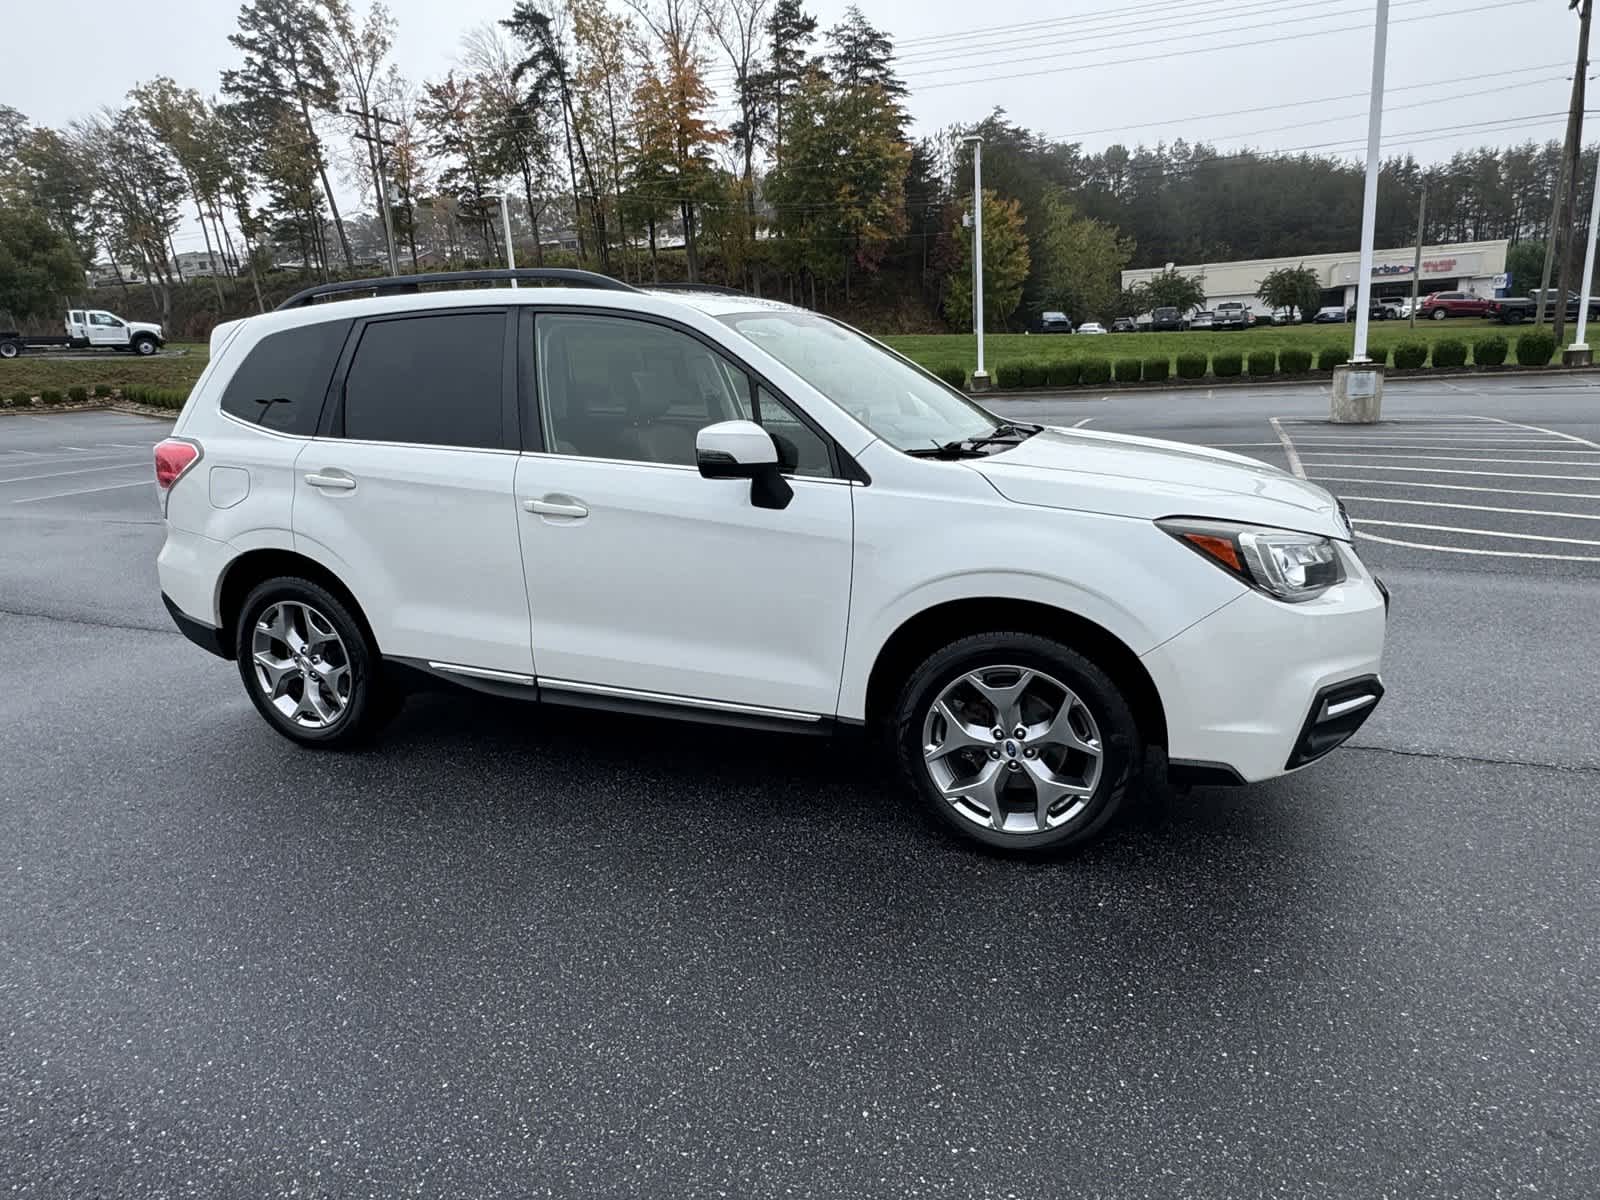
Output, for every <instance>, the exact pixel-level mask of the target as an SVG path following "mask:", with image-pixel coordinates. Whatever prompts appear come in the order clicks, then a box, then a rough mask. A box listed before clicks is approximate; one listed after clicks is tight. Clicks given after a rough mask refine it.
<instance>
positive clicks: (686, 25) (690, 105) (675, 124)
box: [627, 0, 726, 283]
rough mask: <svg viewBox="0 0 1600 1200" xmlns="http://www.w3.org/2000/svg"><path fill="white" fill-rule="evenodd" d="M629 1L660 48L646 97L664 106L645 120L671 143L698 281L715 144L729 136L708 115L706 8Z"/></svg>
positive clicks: (679, 0) (692, 274)
mask: <svg viewBox="0 0 1600 1200" xmlns="http://www.w3.org/2000/svg"><path fill="white" fill-rule="evenodd" d="M627 2H628V5H629V7H631V8H632V9H633V11H634V12H635V13H637V14H638V16H639V19H640V20H641V21H643V22H644V24H645V27H646V28H647V29H649V31H650V33H651V35H652V36H653V37H654V38H655V40H656V43H657V45H658V46H659V48H660V50H661V68H662V70H661V73H660V84H661V86H660V87H659V88H652V89H648V90H646V91H645V92H644V93H642V95H643V97H644V98H645V100H646V101H647V102H649V103H652V104H654V105H656V106H658V107H659V109H660V111H658V112H656V113H654V114H652V115H650V116H649V117H648V118H647V119H648V121H649V124H650V126H651V128H652V129H654V130H656V131H657V132H658V134H665V135H666V136H667V137H668V138H669V139H670V142H671V156H672V159H671V160H672V167H673V171H674V173H675V176H676V178H675V179H674V181H673V182H674V185H675V186H676V188H677V193H676V195H675V196H674V197H673V199H674V201H675V202H676V204H677V208H678V214H679V217H680V219H681V220H682V221H683V251H684V258H685V260H686V261H687V264H688V269H689V282H691V283H695V282H698V281H699V279H700V250H699V244H698V241H697V225H698V219H697V218H698V209H699V206H700V204H701V203H702V202H703V201H704V200H705V199H706V198H707V195H708V192H711V191H713V190H714V186H713V179H712V170H713V164H712V161H711V148H712V147H713V146H716V145H719V144H720V143H721V142H723V141H724V140H726V134H724V133H723V131H722V130H720V129H718V128H716V126H715V125H713V124H712V122H711V120H710V117H709V116H708V115H707V109H709V108H710V106H711V100H712V94H711V88H710V87H709V86H708V85H707V83H706V80H705V73H704V63H703V58H704V47H703V45H702V41H703V38H704V35H705V12H704V10H703V9H702V8H700V7H698V6H697V5H695V4H692V3H691V2H690V0H656V2H655V4H654V5H653V6H652V5H651V4H650V3H647V2H646V0H627ZM657 149H658V150H659V147H658V148H657Z"/></svg>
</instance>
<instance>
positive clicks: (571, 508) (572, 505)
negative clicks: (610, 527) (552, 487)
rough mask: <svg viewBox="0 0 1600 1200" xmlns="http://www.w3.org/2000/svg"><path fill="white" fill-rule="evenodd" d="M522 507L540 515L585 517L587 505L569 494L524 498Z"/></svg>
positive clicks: (587, 509) (587, 510) (587, 513)
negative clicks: (532, 498) (534, 498)
mask: <svg viewBox="0 0 1600 1200" xmlns="http://www.w3.org/2000/svg"><path fill="white" fill-rule="evenodd" d="M522 507H523V508H524V509H525V510H527V511H528V512H531V513H538V514H539V515H540V516H541V517H587V516H588V515H589V506H588V505H586V504H583V503H581V502H580V501H577V500H574V499H573V498H572V497H571V496H562V497H560V498H557V497H555V496H545V497H543V498H542V499H539V500H524V501H523V502H522Z"/></svg>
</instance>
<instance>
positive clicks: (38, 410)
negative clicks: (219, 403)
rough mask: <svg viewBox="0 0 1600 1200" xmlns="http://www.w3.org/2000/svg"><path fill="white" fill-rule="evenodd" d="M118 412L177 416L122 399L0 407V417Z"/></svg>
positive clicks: (141, 415) (143, 415)
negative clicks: (101, 401)
mask: <svg viewBox="0 0 1600 1200" xmlns="http://www.w3.org/2000/svg"><path fill="white" fill-rule="evenodd" d="M81 412H119V413H127V414H128V415H129V416H130V417H155V418H157V419H159V420H163V421H171V420H174V419H176V418H177V415H178V414H177V413H176V412H174V411H173V410H172V409H170V408H150V407H147V406H146V405H143V404H130V403H128V402H126V401H123V400H110V401H106V402H105V403H102V404H50V405H44V404H33V405H29V406H28V407H27V408H0V417H26V416H35V417H37V416H41V415H50V414H59V413H81Z"/></svg>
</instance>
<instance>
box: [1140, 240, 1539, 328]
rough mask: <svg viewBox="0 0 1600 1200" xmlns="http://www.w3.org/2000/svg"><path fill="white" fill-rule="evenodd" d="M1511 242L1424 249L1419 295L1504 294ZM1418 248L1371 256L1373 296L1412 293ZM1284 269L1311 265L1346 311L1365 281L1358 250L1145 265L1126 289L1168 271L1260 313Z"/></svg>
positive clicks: (1218, 298) (1215, 300) (1211, 296)
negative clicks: (1265, 283) (1263, 293)
mask: <svg viewBox="0 0 1600 1200" xmlns="http://www.w3.org/2000/svg"><path fill="white" fill-rule="evenodd" d="M1510 244H1511V243H1510V242H1507V241H1503V240H1502V241H1495V242H1457V243H1455V244H1453V245H1448V246H1424V247H1423V248H1422V270H1421V272H1420V274H1418V276H1417V280H1418V284H1417V294H1418V295H1419V296H1426V295H1427V294H1428V293H1429V292H1472V293H1476V294H1477V295H1479V296H1498V295H1505V294H1506V293H1507V290H1508V289H1509V288H1510V287H1511V286H1512V283H1513V281H1512V280H1511V279H1510V277H1509V276H1507V275H1506V247H1508V246H1509V245H1510ZM1415 256H1416V248H1415V247H1414V246H1399V247H1396V248H1394V249H1392V250H1378V251H1375V252H1374V253H1373V256H1372V294H1373V295H1374V296H1377V297H1393V298H1395V299H1400V298H1403V297H1407V296H1410V295H1411V273H1412V263H1413V260H1414V258H1415ZM1280 267H1307V268H1309V269H1310V270H1312V271H1315V272H1316V274H1317V282H1318V283H1319V284H1321V285H1322V289H1323V290H1322V303H1323V304H1324V305H1327V306H1330V307H1331V306H1334V305H1340V306H1344V307H1348V306H1349V305H1352V304H1354V303H1355V302H1356V285H1357V283H1358V282H1359V281H1360V278H1361V253H1360V251H1358V250H1350V251H1341V252H1339V253H1336V254H1302V255H1296V256H1294V257H1293V258H1252V259H1246V260H1244V261H1241V262H1217V263H1197V264H1194V265H1192V266H1185V265H1183V264H1181V263H1169V264H1167V266H1166V267H1141V268H1139V269H1138V270H1133V271H1124V272H1123V273H1122V286H1123V287H1124V288H1131V287H1133V286H1134V285H1135V284H1139V283H1143V282H1145V281H1146V280H1149V279H1150V278H1152V277H1153V276H1156V275H1159V274H1161V272H1162V271H1164V270H1167V269H1168V268H1172V269H1175V270H1177V271H1180V272H1182V273H1183V274H1185V275H1198V276H1200V277H1201V279H1203V280H1204V282H1205V289H1206V304H1207V305H1208V306H1209V307H1212V308H1215V307H1216V306H1217V305H1218V304H1220V303H1221V302H1222V301H1224V300H1236V301H1239V302H1240V303H1243V304H1248V305H1249V306H1250V307H1251V308H1252V309H1254V310H1255V311H1256V312H1258V313H1264V312H1266V311H1267V306H1266V305H1265V304H1263V303H1262V302H1261V301H1260V300H1258V299H1257V298H1256V290H1257V289H1258V288H1260V286H1261V281H1262V280H1263V279H1265V278H1266V277H1267V276H1268V275H1269V274H1271V273H1272V272H1273V271H1276V270H1278V269H1279V268H1280ZM1515 282H1516V284H1517V285H1518V286H1519V287H1520V288H1521V289H1522V290H1524V291H1526V290H1528V288H1531V287H1534V286H1537V285H1536V284H1535V283H1534V281H1532V280H1517V281H1515Z"/></svg>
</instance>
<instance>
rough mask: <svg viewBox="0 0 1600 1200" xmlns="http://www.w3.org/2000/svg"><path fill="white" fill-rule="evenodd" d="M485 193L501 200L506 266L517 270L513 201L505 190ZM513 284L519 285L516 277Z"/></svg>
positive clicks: (501, 224)
mask: <svg viewBox="0 0 1600 1200" xmlns="http://www.w3.org/2000/svg"><path fill="white" fill-rule="evenodd" d="M484 195H485V196H494V197H497V198H498V199H499V201H500V227H501V228H502V229H503V230H504V231H505V238H506V266H507V267H509V268H510V269H511V270H513V271H515V270H516V269H517V252H516V249H515V248H514V247H513V246H512V245H511V201H510V199H509V198H508V197H507V196H506V193H505V192H485V193H484ZM511 286H512V287H516V286H517V281H516V280H515V279H513V280H512V281H511Z"/></svg>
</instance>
